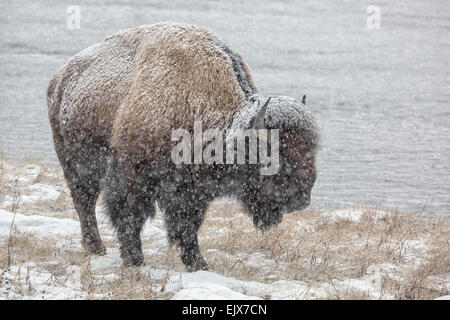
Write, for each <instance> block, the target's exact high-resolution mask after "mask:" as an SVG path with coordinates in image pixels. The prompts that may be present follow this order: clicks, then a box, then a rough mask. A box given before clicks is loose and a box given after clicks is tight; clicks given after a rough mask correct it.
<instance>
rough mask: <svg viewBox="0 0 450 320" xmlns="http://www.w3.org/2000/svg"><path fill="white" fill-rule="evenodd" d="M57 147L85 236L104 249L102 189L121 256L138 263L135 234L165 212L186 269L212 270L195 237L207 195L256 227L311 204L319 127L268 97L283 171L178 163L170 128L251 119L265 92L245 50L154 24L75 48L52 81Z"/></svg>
mask: <svg viewBox="0 0 450 320" xmlns="http://www.w3.org/2000/svg"><path fill="white" fill-rule="evenodd" d="M47 93H48V95H47V97H48V107H49V118H50V123H51V126H52V130H53V138H54V143H55V149H56V152H57V154H58V157H59V160H60V162H61V165H62V167H63V170H64V174H65V177H66V180H67V182H68V185H69V188H70V190H71V193H72V198H73V200H74V205H75V209H76V210H77V213H78V214H79V217H80V223H81V229H82V235H83V240H82V242H83V245H84V246H85V248H86V249H87V250H89V251H90V252H93V253H98V254H103V253H104V252H105V248H104V246H103V244H102V241H101V238H100V234H99V232H98V228H97V222H96V219H95V202H96V200H97V197H98V196H99V193H100V191H103V193H104V198H105V201H106V204H107V207H108V212H109V216H110V217H111V221H112V223H113V225H114V226H115V228H116V230H117V235H118V239H119V242H120V248H121V255H122V258H123V259H124V263H125V264H133V265H139V264H141V263H143V255H142V249H141V241H140V232H141V229H142V226H143V224H144V222H145V221H146V219H147V218H148V217H151V216H153V215H154V212H155V208H154V203H155V201H156V202H157V203H158V205H159V207H160V208H161V209H162V210H163V212H164V220H165V222H166V225H167V230H168V238H169V241H170V242H171V243H173V244H176V245H178V246H179V248H180V249H181V258H182V261H183V262H184V264H185V265H186V266H187V268H188V269H189V270H197V269H205V268H206V266H207V264H206V262H205V261H204V259H203V258H202V256H201V254H200V251H199V248H198V241H197V231H198V229H199V227H200V225H201V223H202V220H203V217H204V214H205V210H206V209H207V206H208V203H209V202H210V201H211V200H213V199H214V198H215V197H218V196H224V195H228V196H235V197H236V198H237V199H238V200H240V201H242V203H243V204H244V206H245V207H247V208H248V211H249V214H250V215H251V216H252V217H253V220H254V223H255V225H256V226H257V227H258V228H260V229H261V230H266V229H268V228H269V227H271V226H273V225H276V224H277V223H279V222H280V221H281V218H282V215H283V213H285V212H290V211H294V210H301V209H303V208H305V207H306V206H307V205H308V203H309V197H310V191H311V188H312V185H313V183H314V180H315V165H314V162H315V152H316V147H317V143H318V131H317V127H316V125H315V123H314V120H313V118H312V116H311V114H310V113H309V112H308V111H307V110H306V108H305V106H304V105H303V104H302V103H300V102H298V101H297V100H295V99H293V98H289V97H277V96H272V102H271V104H270V105H269V107H268V108H267V112H266V114H265V115H264V118H263V119H264V121H265V123H266V127H267V128H277V129H280V130H281V133H280V143H281V144H280V164H281V167H280V170H279V173H278V174H276V175H274V176H266V177H262V176H261V175H260V171H259V169H260V168H259V166H258V165H254V164H251V165H250V164H248V163H246V164H244V165H222V164H213V165H203V164H197V165H181V166H180V165H179V166H176V165H175V164H174V163H173V162H172V161H171V157H170V153H171V149H172V148H173V146H174V143H173V142H172V141H171V134H172V131H173V130H174V129H178V128H184V129H187V130H188V131H190V132H192V131H193V125H194V121H196V120H200V121H202V126H203V130H206V129H208V128H218V129H225V128H231V129H233V128H234V129H239V128H242V129H245V128H250V127H251V125H252V123H253V121H254V119H255V117H256V115H257V114H258V112H259V111H260V109H261V106H262V105H263V104H264V101H265V100H266V99H267V97H268V96H265V95H262V94H260V93H259V91H258V89H257V88H256V86H255V84H254V82H253V79H252V77H251V72H250V69H249V67H248V66H247V65H246V64H245V62H244V61H243V59H242V57H241V56H240V55H239V54H238V53H236V52H235V51H234V50H232V49H231V48H230V47H229V46H227V45H226V44H225V43H223V42H222V41H221V40H220V39H219V38H218V37H217V36H216V35H215V34H214V33H212V32H211V31H209V30H207V29H204V28H200V27H197V26H193V25H185V24H176V23H159V24H154V25H148V26H141V27H137V28H134V29H129V30H125V31H122V32H120V33H118V34H116V35H113V36H110V37H108V38H106V39H105V40H104V42H102V43H100V44H96V45H94V46H91V47H89V48H87V49H85V50H83V51H82V52H80V53H79V54H77V55H75V56H74V57H72V58H71V59H70V60H69V61H68V62H67V63H66V64H65V65H64V66H63V68H62V69H60V70H59V71H58V72H57V73H56V74H55V75H54V76H53V78H52V79H51V81H50V84H49V87H48V92H47Z"/></svg>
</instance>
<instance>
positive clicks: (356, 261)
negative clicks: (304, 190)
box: [0, 163, 450, 299]
mask: <svg viewBox="0 0 450 320" xmlns="http://www.w3.org/2000/svg"><path fill="white" fill-rule="evenodd" d="M3 168H6V170H5V169H3V170H4V171H3V174H2V175H1V176H2V180H1V184H0V246H1V247H0V248H1V250H0V299H111V298H122V299H123V298H125V299H126V298H136V297H137V298H149V299H330V298H332V299H336V298H337V299H342V298H343V299H347V298H358V299H396V298H417V297H419V298H424V297H425V298H439V299H448V298H449V295H448V292H449V288H450V273H449V271H448V269H449V266H448V261H449V260H448V255H447V253H448V248H447V249H445V245H444V246H442V243H444V244H445V243H447V244H448V243H449V242H448V241H449V240H448V234H445V232H444V233H443V234H442V231H436V232H440V234H439V238H441V239H440V240H439V241H441V242H439V245H438V246H437V247H441V249H442V247H444V250H445V252H444V255H442V254H441V253H442V252H441V251H442V250H441V251H439V252H438V253H439V254H437V255H435V256H436V257H439V259H441V260H439V262H436V263H434V264H430V260H432V256H431V255H429V254H428V253H429V252H434V251H433V250H435V249H433V248H434V247H433V245H434V242H433V241H434V240H433V238H432V235H431V233H430V235H428V234H421V232H422V233H423V232H431V231H429V230H435V229H436V230H437V228H438V226H442V225H444V226H445V224H446V222H444V221H441V223H438V222H436V221H435V222H429V223H430V224H429V226H430V229H423V230H422V229H420V230H419V229H418V230H413V228H412V227H409V226H408V227H407V228H406V229H405V231H404V230H403V229H399V230H400V231H399V232H400V234H399V236H398V237H397V238H395V237H396V235H395V234H392V235H390V237H391V239H387V238H388V234H389V230H391V229H392V228H394V229H395V228H396V227H398V226H399V225H400V224H401V223H400V221H401V220H400V219H405V218H404V217H403V218H401V216H397V215H396V213H393V212H390V211H383V210H368V209H364V208H346V209H340V210H335V211H327V212H322V213H310V214H308V213H305V214H304V215H303V216H302V215H295V214H291V215H288V216H286V217H285V221H284V222H283V223H282V224H281V225H280V226H279V227H278V228H276V229H274V230H273V231H270V232H268V234H266V235H261V234H258V233H256V232H255V231H254V230H253V228H252V226H251V223H250V222H249V221H250V219H248V217H246V216H245V215H244V214H242V213H241V212H240V209H236V210H234V209H233V208H234V207H233V206H237V205H236V204H235V203H233V200H232V199H226V198H224V199H220V201H217V202H216V204H215V207H214V205H213V206H212V207H213V209H211V210H210V211H211V213H208V216H207V219H206V221H205V226H204V227H203V228H202V230H201V233H200V245H201V248H202V252H203V254H204V256H205V258H206V260H207V261H208V262H209V266H210V271H198V272H194V273H188V272H186V271H185V269H184V267H183V266H182V265H181V263H180V261H179V260H180V259H179V255H178V251H177V250H175V249H171V248H170V247H169V245H168V243H167V240H166V233H165V230H164V226H163V222H162V219H161V214H158V215H157V216H156V218H155V219H154V220H153V221H151V222H150V221H149V222H148V223H146V225H145V227H144V230H143V234H142V239H143V250H144V255H145V258H146V265H145V266H142V267H139V268H128V269H124V268H123V267H122V260H121V258H120V254H119V250H118V244H117V240H116V237H115V234H114V231H113V229H112V227H111V225H110V223H109V221H108V218H107V216H106V215H105V212H104V208H103V207H102V205H101V203H99V204H98V206H97V218H98V221H99V228H100V232H101V235H102V239H103V241H104V243H105V245H106V246H107V254H106V255H105V256H89V255H87V254H86V253H84V251H83V249H82V247H81V245H80V226H79V222H78V221H77V216H76V213H75V211H74V209H73V207H72V204H71V201H70V197H69V196H68V191H67V188H66V187H65V185H64V181H63V178H62V176H61V172H60V171H59V169H58V168H52V167H46V166H43V165H42V166H40V165H31V164H25V165H15V166H13V165H11V164H10V163H7V164H6V165H5V166H4V167H3ZM17 202H18V205H17ZM230 208H231V209H230ZM237 208H238V207H237ZM424 221H425V220H424ZM426 221H428V220H426ZM430 221H431V220H430ZM366 225H370V227H366ZM411 226H413V225H412V224H411ZM409 229H411V230H413V232H410V231H411V230H409ZM424 230H425V231H424ZM426 230H428V231H426ZM443 230H445V231H448V230H449V229H448V228H447V229H443ZM377 232H381V233H383V234H381V235H380V237H379V238H377V237H372V235H374V234H375V235H376V234H377ZM402 232H406V233H404V234H403V233H402ZM384 233H385V234H386V235H384ZM245 237H248V238H245ZM445 237H447V238H445ZM430 239H431V240H433V241H431V240H430ZM246 241H248V242H247V243H246ZM377 241H378V242H379V243H377ZM442 241H444V242H442ZM252 242H254V243H253V244H252ZM298 247H299V248H300V249H299V250H298V251H296V249H297V248H298ZM377 252H383V255H380V256H376V253H377ZM366 254H367V256H365V255H366ZM442 259H443V260H442ZM8 260H10V261H9V262H8ZM433 261H434V260H433ZM436 261H437V260H436ZM442 261H443V262H442ZM8 264H10V265H9V266H8ZM430 266H431V267H430ZM430 268H431V269H433V268H434V269H433V270H432V271H430V270H429V269H430ZM437 269H439V272H437V271H436V270H437ZM424 273H426V274H427V276H426V277H422V278H420V277H421V275H423V274H424ZM417 279H419V280H420V281H419V280H417ZM419 282H420V285H421V287H417V286H418V283H419ZM422 283H423V284H422ZM422 286H423V287H422ZM399 287H400V288H403V289H402V291H401V292H400V291H398V289H392V288H399ZM395 290H397V291H395ZM137 292H139V294H137ZM426 292H428V293H429V295H425V293H426Z"/></svg>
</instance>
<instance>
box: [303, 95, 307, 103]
mask: <svg viewBox="0 0 450 320" xmlns="http://www.w3.org/2000/svg"><path fill="white" fill-rule="evenodd" d="M302 103H303V104H304V105H306V95H303V98H302Z"/></svg>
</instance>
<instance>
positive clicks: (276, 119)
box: [232, 94, 319, 230]
mask: <svg viewBox="0 0 450 320" xmlns="http://www.w3.org/2000/svg"><path fill="white" fill-rule="evenodd" d="M305 104H306V98H305V97H303V99H302V101H301V102H300V101H298V100H296V99H293V98H290V97H284V96H271V97H270V98H269V97H267V96H264V95H260V94H257V95H253V96H252V97H251V98H250V99H249V100H248V104H247V105H246V107H245V108H244V109H243V111H242V112H241V114H240V115H239V116H238V117H237V118H236V119H235V121H234V122H233V125H232V127H235V128H247V129H248V128H253V129H255V130H257V129H268V130H269V129H279V166H278V170H277V172H276V173H275V174H272V175H261V173H260V170H258V166H259V165H253V166H252V165H247V166H246V167H245V168H244V169H243V170H244V174H242V175H241V176H240V179H241V183H242V189H241V194H240V195H239V197H240V198H241V200H242V201H243V202H244V205H245V206H246V207H247V209H248V211H249V213H250V214H251V215H252V217H253V222H254V224H255V226H256V227H257V228H259V229H261V230H266V229H269V228H270V227H271V226H273V225H276V224H278V223H279V222H281V220H282V216H283V214H284V213H289V212H293V211H299V210H303V209H305V208H307V207H308V206H309V204H310V197H311V189H312V187H313V185H314V182H315V179H316V167H315V159H316V150H317V146H318V140H319V133H318V128H317V125H316V124H315V121H314V119H313V117H312V115H311V113H310V112H309V111H308V110H307V109H306V106H305ZM260 139H261V138H260ZM267 140H268V141H272V139H269V137H268V136H267ZM266 142H267V141H266ZM260 143H261V141H260Z"/></svg>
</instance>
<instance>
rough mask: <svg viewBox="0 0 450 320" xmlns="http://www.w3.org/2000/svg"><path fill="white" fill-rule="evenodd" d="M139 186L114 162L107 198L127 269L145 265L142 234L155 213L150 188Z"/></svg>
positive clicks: (109, 173)
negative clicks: (149, 218)
mask: <svg viewBox="0 0 450 320" xmlns="http://www.w3.org/2000/svg"><path fill="white" fill-rule="evenodd" d="M140 182H141V181H140V180H138V181H134V182H130V180H129V179H126V175H125V174H124V171H123V170H122V168H121V167H120V166H119V165H118V164H117V162H116V161H115V160H112V161H111V163H110V166H109V168H108V172H107V175H106V179H105V196H104V198H105V201H106V204H107V207H108V214H109V216H110V218H111V222H112V224H113V226H114V228H115V229H116V231H117V238H118V240H119V244H120V255H121V257H122V260H123V263H124V265H125V266H130V265H132V266H139V265H142V264H143V263H144V255H143V253H142V243H141V230H142V227H143V226H144V223H145V221H146V219H147V218H148V217H149V216H153V215H154V210H155V208H154V202H153V201H152V192H151V190H149V189H150V187H149V186H147V185H145V184H143V183H142V184H141V183H140Z"/></svg>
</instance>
